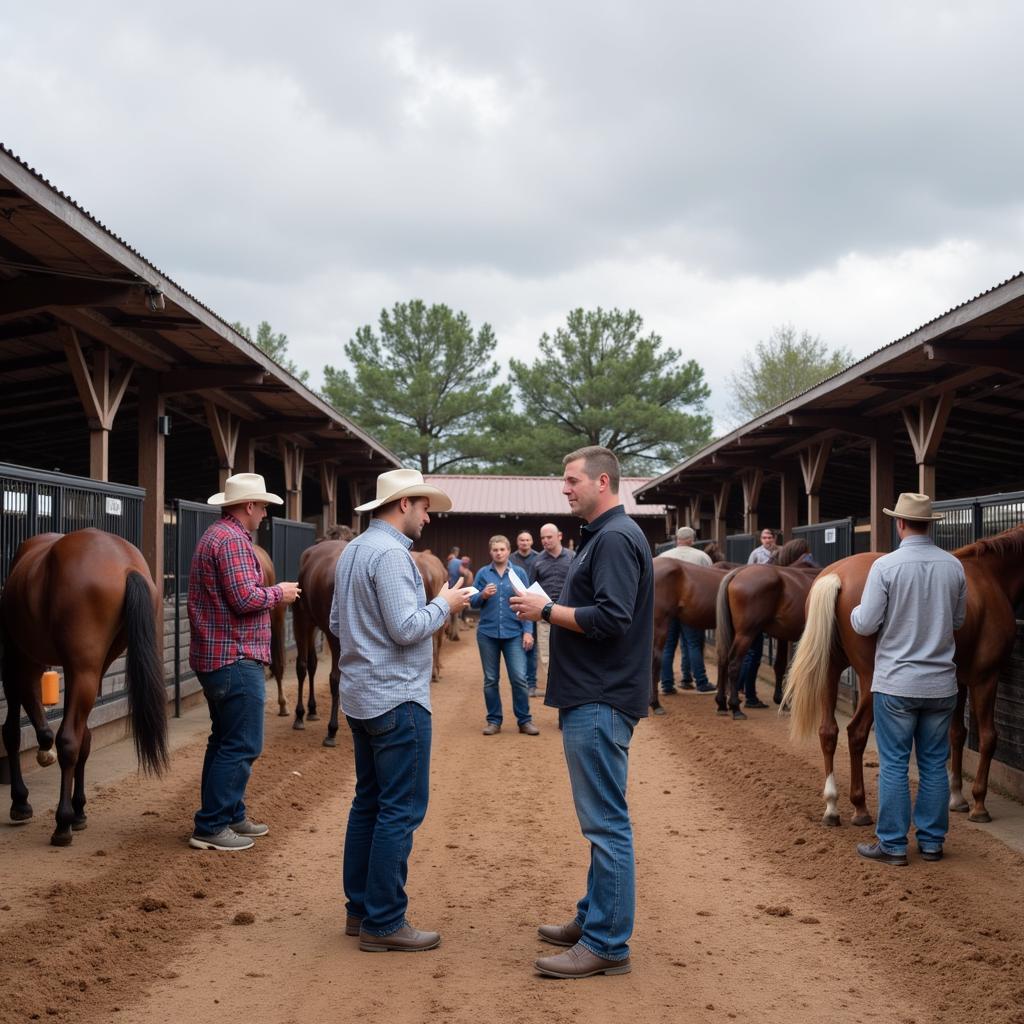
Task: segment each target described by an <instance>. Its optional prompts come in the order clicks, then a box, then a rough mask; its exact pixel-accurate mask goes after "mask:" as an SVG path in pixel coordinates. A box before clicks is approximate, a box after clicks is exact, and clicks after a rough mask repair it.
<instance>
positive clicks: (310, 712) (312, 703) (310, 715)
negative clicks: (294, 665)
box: [306, 634, 320, 722]
mask: <svg viewBox="0 0 1024 1024" xmlns="http://www.w3.org/2000/svg"><path fill="white" fill-rule="evenodd" d="M316 663H317V657H316V635H315V634H314V635H313V636H311V637H310V638H309V645H308V647H307V648H306V668H308V669H309V698H308V699H307V701H306V718H307V719H309V721H311V722H319V721H320V716H319V715H318V714H317V713H316V694H315V693H314V692H313V679H314V677H315V676H316Z"/></svg>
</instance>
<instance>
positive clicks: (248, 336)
mask: <svg viewBox="0 0 1024 1024" xmlns="http://www.w3.org/2000/svg"><path fill="white" fill-rule="evenodd" d="M231 326H232V327H234V329H235V330H236V331H238V333H239V334H240V335H241V336H242V337H243V338H245V340H246V341H251V342H252V343H253V344H254V345H256V347H257V348H260V349H262V350H263V351H264V352H265V353H266V354H267V355H268V356H270V358H271V359H273V360H274V362H275V363H277V365H278V366H280V367H281V368H282V369H283V370H287V371H288V372H289V373H290V374H291V375H292V376H293V377H295V378H296V379H297V380H300V381H301V382H302V383H303V384H306V383H308V382H309V370H300V369H299V368H298V367H297V366H296V365H295V363H294V361H293V360H292V359H290V358H289V356H288V335H287V334H275V333H274V329H273V328H272V327H271V326H270V324H269V323H267V321H266V320H261V321H260V325H259V327H257V328H256V337H255V338H253V336H252V331H250V330H249V328H248V327H246V326H244V325H243V324H241V323H239V322H237V321H236V322H235V323H233V324H232V325H231Z"/></svg>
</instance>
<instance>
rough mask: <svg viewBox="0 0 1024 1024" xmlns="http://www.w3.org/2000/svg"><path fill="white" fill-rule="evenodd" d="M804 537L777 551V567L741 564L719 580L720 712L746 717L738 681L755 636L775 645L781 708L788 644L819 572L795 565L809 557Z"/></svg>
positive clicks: (777, 694)
mask: <svg viewBox="0 0 1024 1024" xmlns="http://www.w3.org/2000/svg"><path fill="white" fill-rule="evenodd" d="M809 551H810V548H809V547H808V545H807V541H805V540H803V539H802V538H797V539H795V540H791V541H789V542H788V543H786V544H784V545H783V546H782V548H781V549H780V551H779V555H778V564H777V565H776V564H770V565H744V566H741V567H740V568H739V569H734V570H733V571H732V572H730V573H729V574H728V575H727V576H726V577H725V579H723V580H722V581H721V584H720V586H719V588H718V595H717V598H716V606H715V618H716V620H717V622H718V625H717V626H716V629H715V651H716V655H717V658H718V693H717V694H716V695H715V701H716V702H717V704H718V713H719V714H720V715H726V714H728V713H729V712H728V711H727V710H726V705H727V704H728V707H729V709H730V710H731V711H732V717H733V718H736V719H743V718H746V717H747V716H746V715H745V714H744V713H743V712H742V711H740V700H739V678H740V668H741V667H742V665H743V659H744V657H746V654H747V652H748V651H749V650H750V647H751V645H752V644H753V642H754V640H755V638H756V637H757V635H758V634H759V633H767V634H768V635H769V636H772V637H775V639H776V640H778V641H779V643H778V648H777V650H776V654H775V663H774V665H773V666H772V667H773V668H774V669H775V693H774V694H773V698H772V699H773V700H774V701H775V703H776V704H781V703H782V680H783V677H784V676H785V674H786V666H787V664H788V663H789V642H790V641H795V640H799V639H800V635H801V634H802V633H803V631H804V621H805V617H804V604H805V602H806V601H807V594H808V592H809V591H810V589H811V584H812V583H813V582H814V580H815V577H816V576H817V575H818V573H820V572H821V570H820V569H819V568H817V567H816V566H815V567H811V566H797V565H794V564H793V563H794V562H796V561H797V560H798V559H800V558H802V557H803V556H804V555H806V554H808V552H809Z"/></svg>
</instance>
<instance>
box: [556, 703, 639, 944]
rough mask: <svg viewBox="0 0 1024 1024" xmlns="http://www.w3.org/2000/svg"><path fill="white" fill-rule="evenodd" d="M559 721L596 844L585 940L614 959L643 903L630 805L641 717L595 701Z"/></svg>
mask: <svg viewBox="0 0 1024 1024" xmlns="http://www.w3.org/2000/svg"><path fill="white" fill-rule="evenodd" d="M559 718H560V722H561V726H562V747H563V749H564V751H565V762H566V764H567V765H568V768H569V782H570V783H571V785H572V799H573V803H574V804H575V805H576V817H577V818H579V822H580V830H581V831H582V832H583V836H584V838H585V839H587V840H589V842H590V870H589V871H588V872H587V893H586V895H585V896H584V897H583V899H581V900H580V901H579V903H578V904H577V905H576V923H577V924H578V925H579V926H580V928H582V929H583V937H582V938H581V939H580V942H581V943H582V944H583V945H584V946H586V948H587V949H589V950H590V951H591V952H592V953H596V954H597V955H598V956H600V957H604V958H605V959H607V960H625V959H626V957H628V956H629V937H630V936H631V935H632V934H633V914H634V910H635V904H636V867H635V863H634V859H633V828H632V826H631V824H630V821H629V808H628V807H627V806H626V776H627V772H628V769H629V741H630V739H631V738H632V736H633V728H634V727H635V726H636V719H635V718H631V717H630V716H629V715H626V714H624V713H623V712H621V711H618V710H616V709H615V708H613V707H612V706H611V705H610V704H596V703H595V704H581V705H580V706H579V707H575V708H563V709H562V710H561V712H560V713H559Z"/></svg>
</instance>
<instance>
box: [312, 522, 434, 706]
mask: <svg viewBox="0 0 1024 1024" xmlns="http://www.w3.org/2000/svg"><path fill="white" fill-rule="evenodd" d="M411 547H412V541H411V540H410V539H409V538H408V537H406V536H405V535H404V534H401V533H399V532H398V530H396V529H395V528H394V527H393V526H390V525H389V524H388V523H385V522H384V521H383V520H380V519H372V520H371V521H370V525H369V527H368V528H367V530H366V531H365V532H364V533H362V534H360V535H359V536H358V537H356V538H355V540H353V541H351V542H350V543H349V544H348V546H347V547H346V548H345V550H344V551H343V552H342V553H341V558H339V559H338V565H337V568H336V569H335V570H334V601H333V603H332V605H331V623H330V624H331V632H332V633H334V635H335V636H336V637H337V638H338V643H339V645H340V647H341V666H340V667H341V709H342V711H344V713H345V714H346V715H350V716H351V717H352V718H359V719H364V720H365V719H367V718H376V717H377V716H378V715H383V714H384V713H385V712H387V711H390V710H391V709H392V708H395V707H398V705H399V704H404V703H405V702H406V701H409V700H412V701H415V702H416V703H417V704H422V705H423V707H425V708H426V709H427V710H428V711H429V710H430V670H431V666H432V662H433V653H434V652H433V641H432V636H433V633H434V631H435V630H437V629H438V628H439V627H440V626H441V625H442V624H443V623H444V620H445V619H446V618H447V617H448V604H447V602H445V601H444V600H443V599H442V598H440V597H437V598H434V600H433V601H431V602H430V604H427V599H426V595H425V594H424V592H423V578H422V577H421V576H420V573H419V570H418V569H417V568H416V563H415V562H414V561H413V560H412V556H411V555H410V554H409V548H411Z"/></svg>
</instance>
